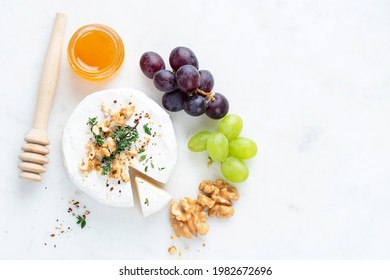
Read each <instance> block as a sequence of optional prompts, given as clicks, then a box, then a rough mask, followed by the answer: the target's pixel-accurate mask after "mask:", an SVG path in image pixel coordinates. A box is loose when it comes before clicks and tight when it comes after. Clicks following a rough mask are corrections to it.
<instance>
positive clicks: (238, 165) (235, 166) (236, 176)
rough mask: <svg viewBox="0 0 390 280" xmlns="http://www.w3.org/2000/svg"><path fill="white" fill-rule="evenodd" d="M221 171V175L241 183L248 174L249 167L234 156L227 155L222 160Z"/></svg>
mask: <svg viewBox="0 0 390 280" xmlns="http://www.w3.org/2000/svg"><path fill="white" fill-rule="evenodd" d="M221 171H222V174H223V176H225V178H226V179H228V180H229V181H230V182H233V183H242V182H244V181H245V180H246V179H247V178H248V176H249V169H248V166H246V164H245V162H243V161H242V160H240V159H237V158H235V157H228V158H227V160H225V161H224V162H222V164H221Z"/></svg>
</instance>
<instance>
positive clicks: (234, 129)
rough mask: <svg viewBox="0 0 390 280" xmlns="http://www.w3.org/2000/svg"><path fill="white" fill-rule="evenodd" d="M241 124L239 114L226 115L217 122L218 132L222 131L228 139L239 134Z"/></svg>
mask: <svg viewBox="0 0 390 280" xmlns="http://www.w3.org/2000/svg"><path fill="white" fill-rule="evenodd" d="M242 125H243V124H242V119H241V118H240V116H238V115H235V114H231V115H227V116H226V117H224V118H223V119H222V120H221V122H220V123H219V125H218V132H221V133H223V134H224V135H225V136H226V138H227V139H228V140H229V141H230V140H232V139H234V138H236V137H237V136H238V135H240V132H241V130H242Z"/></svg>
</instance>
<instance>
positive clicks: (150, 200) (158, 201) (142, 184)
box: [134, 176, 172, 217]
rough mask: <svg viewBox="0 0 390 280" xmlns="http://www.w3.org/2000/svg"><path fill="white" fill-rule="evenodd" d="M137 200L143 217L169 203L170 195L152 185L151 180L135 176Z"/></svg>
mask: <svg viewBox="0 0 390 280" xmlns="http://www.w3.org/2000/svg"><path fill="white" fill-rule="evenodd" d="M134 180H135V184H136V186H137V190H138V195H139V202H140V205H141V210H142V214H143V215H144V217H147V216H150V215H152V214H154V213H156V212H158V211H160V210H161V209H163V208H164V207H165V206H167V205H168V204H169V202H170V201H171V200H172V195H171V194H170V193H168V192H167V191H164V190H163V189H161V188H159V187H157V186H155V185H153V184H152V183H151V182H149V181H147V180H145V179H142V178H140V177H138V176H135V179H134Z"/></svg>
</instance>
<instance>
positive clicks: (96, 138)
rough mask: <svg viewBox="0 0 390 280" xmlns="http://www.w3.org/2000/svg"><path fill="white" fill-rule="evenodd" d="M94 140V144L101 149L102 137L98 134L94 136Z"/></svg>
mask: <svg viewBox="0 0 390 280" xmlns="http://www.w3.org/2000/svg"><path fill="white" fill-rule="evenodd" d="M95 140H96V143H97V144H98V145H99V147H101V146H102V145H103V144H104V140H103V137H102V136H101V135H100V134H98V135H95Z"/></svg>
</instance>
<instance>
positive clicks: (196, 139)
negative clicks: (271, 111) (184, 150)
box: [187, 131, 211, 152]
mask: <svg viewBox="0 0 390 280" xmlns="http://www.w3.org/2000/svg"><path fill="white" fill-rule="evenodd" d="M210 135H211V133H210V132H208V131H201V132H198V133H197V134H195V135H194V136H192V137H191V139H190V141H188V145H187V147H188V149H189V150H190V151H192V152H201V151H205V150H206V149H207V140H208V139H209V136H210Z"/></svg>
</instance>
